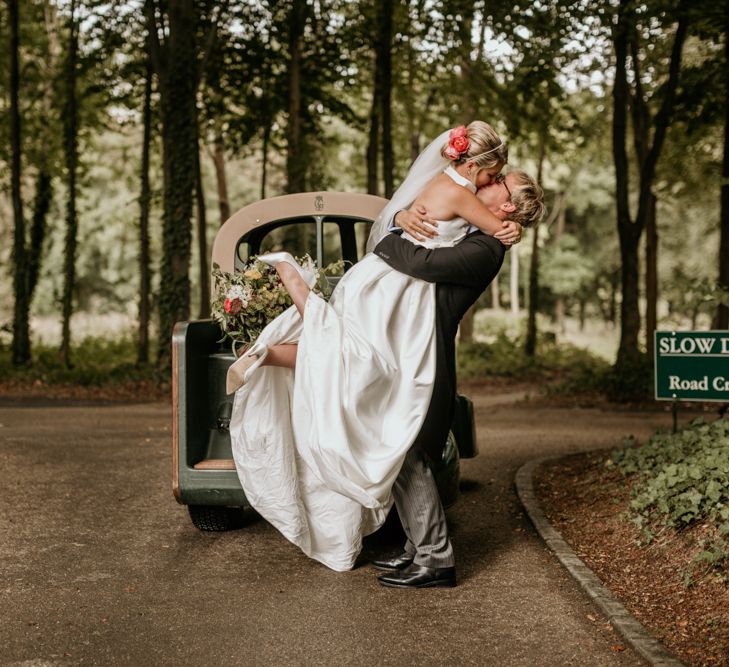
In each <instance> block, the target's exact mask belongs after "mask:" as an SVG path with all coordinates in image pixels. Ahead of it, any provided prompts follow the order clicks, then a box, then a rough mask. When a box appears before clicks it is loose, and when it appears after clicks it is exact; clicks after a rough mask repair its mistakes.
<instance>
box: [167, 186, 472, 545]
mask: <svg viewBox="0 0 729 667" xmlns="http://www.w3.org/2000/svg"><path fill="white" fill-rule="evenodd" d="M385 204H386V201H385V200H384V199H382V198H380V197H375V196H373V195H365V194H353V193H342V192H312V193H302V194H293V195H285V196H281V197H273V198H271V199H264V200H262V201H259V202H256V203H254V204H250V205H249V206H246V207H244V208H242V209H240V210H239V211H238V212H237V213H235V214H234V215H233V216H231V217H230V219H228V220H227V222H226V223H225V224H224V225H223V226H222V227H221V228H220V230H219V231H218V234H217V236H216V238H215V242H214V244H213V251H212V264H217V265H218V266H220V268H221V269H222V270H224V271H228V272H232V271H236V270H240V268H241V267H242V266H243V265H244V264H245V263H246V262H247V261H248V259H249V258H250V257H252V256H254V255H258V254H259V253H263V252H269V251H272V250H288V251H289V252H291V253H292V254H294V255H297V256H302V255H304V254H307V253H308V254H309V255H310V256H311V257H312V258H315V260H316V262H317V266H326V265H327V264H330V263H333V262H336V261H338V260H342V259H344V260H345V262H346V263H347V264H348V265H349V266H351V265H352V264H354V263H355V262H357V261H358V260H359V259H360V258H361V257H362V256H363V255H364V247H365V242H366V239H367V235H368V233H369V228H370V225H371V223H372V221H373V220H374V219H375V217H376V216H377V214H378V213H379V211H380V210H381V209H382V208H383V207H384V205H385ZM213 289H214V286H213ZM221 339H222V333H221V330H220V328H219V326H218V325H217V324H216V323H215V322H213V321H212V320H197V321H190V322H178V323H177V325H176V326H175V329H174V332H173V336H172V359H173V368H172V400H173V426H172V433H173V450H172V461H173V469H172V490H173V493H174V496H175V498H176V499H177V501H178V502H179V503H182V504H184V505H187V507H188V510H189V513H190V518H191V519H192V522H193V524H194V525H195V526H196V527H197V528H199V529H200V530H214V531H219V530H228V529H231V528H235V527H238V526H240V525H242V519H243V517H244V510H246V509H249V504H248V502H247V500H246V497H245V494H244V492H243V489H242V488H241V485H240V483H239V481H238V475H237V473H236V470H235V465H234V463H233V457H232V453H231V444H230V434H229V432H228V425H229V423H230V416H231V412H232V408H233V396H232V395H226V393H225V376H226V372H227V370H228V367H229V366H230V364H231V363H233V361H234V356H233V353H232V352H231V350H230V346H229V345H228V344H225V343H223V342H221ZM475 442H476V441H475V433H474V422H473V407H472V404H471V402H470V401H469V400H468V399H467V398H465V397H463V396H459V397H458V405H457V411H456V419H455V420H454V423H453V426H452V429H451V434H450V435H449V437H448V439H447V441H446V442H444V443H443V455H442V457H441V460H440V462H439V465H438V466H436V469H435V471H434V472H435V476H436V480H437V482H438V488H439V491H440V494H441V498H442V500H443V503H444V505H446V506H447V505H450V504H452V503H454V502H455V501H456V499H457V498H458V484H459V475H460V467H459V456H460V457H461V458H465V457H472V456H475V455H476V444H475Z"/></svg>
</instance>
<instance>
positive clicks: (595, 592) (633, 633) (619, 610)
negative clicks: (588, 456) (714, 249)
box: [514, 456, 685, 667]
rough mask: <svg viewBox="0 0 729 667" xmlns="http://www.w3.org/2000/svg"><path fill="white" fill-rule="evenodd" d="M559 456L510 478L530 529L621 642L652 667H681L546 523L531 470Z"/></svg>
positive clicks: (528, 465) (529, 464)
mask: <svg viewBox="0 0 729 667" xmlns="http://www.w3.org/2000/svg"><path fill="white" fill-rule="evenodd" d="M560 458H563V457H562V456H543V457H540V458H536V459H532V460H531V461H528V462H527V463H525V464H524V465H522V466H521V467H520V468H519V470H517V472H516V477H515V479H514V481H515V484H516V492H517V495H518V496H519V500H520V501H521V504H522V506H523V507H524V509H525V511H526V513H527V515H528V516H529V519H530V520H531V522H532V524H534V528H536V530H537V533H539V536H540V537H541V538H542V539H543V540H544V542H545V543H546V544H547V546H548V547H549V548H550V549H551V550H552V552H553V553H554V555H555V556H557V558H558V559H559V561H560V563H562V565H564V567H565V568H566V569H567V571H568V572H569V573H570V574H571V575H572V577H573V578H574V579H575V581H577V583H578V584H579V585H580V586H581V587H582V590H583V591H585V593H586V594H587V595H588V597H589V598H590V599H591V600H592V601H593V602H594V603H595V605H596V606H597V607H598V609H599V610H600V611H601V612H602V613H603V614H604V615H605V616H606V617H607V619H608V621H610V623H611V624H612V626H613V627H614V628H615V629H616V630H617V631H618V633H619V634H620V635H621V636H622V637H623V639H624V640H625V641H626V642H627V643H628V644H629V645H630V646H631V648H632V649H633V650H634V651H635V652H636V653H638V655H640V656H641V657H642V658H644V659H645V660H647V661H648V662H649V663H650V664H651V665H655V666H656V667H659V666H660V667H685V665H684V663H682V662H681V661H680V660H679V659H678V658H676V656H675V655H673V654H672V653H671V652H670V651H669V650H668V649H667V648H666V647H665V646H664V645H663V644H661V643H660V642H659V641H658V640H657V639H656V638H655V637H654V636H653V635H652V634H651V633H650V632H649V631H648V629H647V628H646V627H645V626H643V625H642V624H641V623H640V622H639V621H638V620H637V619H636V618H635V617H634V616H633V615H632V614H631V613H630V612H629V611H628V610H627V609H626V608H625V607H624V606H623V605H622V603H621V602H620V601H619V600H618V599H617V598H616V597H615V596H614V595H613V594H612V593H611V592H610V591H609V590H608V588H607V587H606V586H605V585H604V584H603V583H602V581H601V580H600V578H599V577H598V576H597V575H596V574H595V573H594V572H593V571H592V570H591V569H590V568H589V567H587V565H585V563H584V562H583V561H582V560H581V559H580V558H579V557H578V556H577V554H575V552H574V551H572V549H571V547H570V546H569V544H567V542H565V540H564V538H563V537H562V535H561V533H560V532H559V531H558V530H557V529H556V528H555V527H554V526H553V525H552V524H551V523H550V522H549V520H548V519H547V517H546V515H545V514H544V512H543V511H542V506H541V505H540V503H539V501H538V500H537V497H536V494H535V493H534V480H533V478H534V471H535V470H536V468H537V466H539V465H541V464H542V463H544V462H546V461H553V460H556V459H560Z"/></svg>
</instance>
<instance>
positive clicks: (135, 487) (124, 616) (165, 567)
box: [0, 393, 670, 667]
mask: <svg viewBox="0 0 729 667" xmlns="http://www.w3.org/2000/svg"><path fill="white" fill-rule="evenodd" d="M473 397H474V398H475V402H476V408H477V419H478V435H479V446H480V449H481V454H480V455H479V456H478V457H477V458H476V459H473V460H469V461H464V462H462V476H463V496H462V498H461V500H460V501H459V503H458V504H457V505H456V506H454V507H453V508H452V509H451V510H450V511H449V520H450V522H451V527H452V538H453V542H454V546H455V549H456V555H457V559H458V574H459V580H460V584H459V586H458V587H457V588H455V589H437V590H423V591H407V590H405V591H403V590H398V589H387V588H383V587H381V586H379V585H378V584H377V581H376V579H375V576H376V572H375V570H373V569H372V568H371V567H370V566H369V565H363V566H361V567H359V568H357V569H355V570H353V571H351V572H347V573H335V572H332V571H329V570H327V569H326V568H325V567H324V566H322V565H320V564H318V563H316V562H314V561H311V560H309V559H307V558H306V557H305V556H304V555H303V554H301V553H300V552H299V551H298V550H297V549H296V548H294V547H293V546H291V545H290V544H289V543H288V542H286V540H284V539H283V538H282V537H281V536H280V535H279V534H278V533H277V532H276V531H275V530H274V529H273V528H271V527H270V526H269V525H267V524H266V523H265V522H264V521H262V520H260V519H256V518H255V517H251V521H250V523H249V524H248V525H247V526H246V527H244V528H243V529H241V530H237V531H233V532H230V533H223V534H212V533H207V534H204V533H200V532H198V531H197V530H196V529H195V528H193V526H192V524H191V523H190V521H189V518H188V516H187V511H186V509H185V508H184V507H181V506H179V505H177V504H176V503H175V501H174V500H173V498H172V494H171V490H170V472H171V451H170V441H171V432H170V410H171V408H170V406H169V405H166V404H146V405H145V404H142V405H117V406H79V405H76V406H52V405H51V406H35V407H22V406H12V407H10V406H8V405H6V406H4V407H0V465H1V466H2V471H3V476H2V479H3V483H2V485H1V486H0V506H2V513H0V535H2V537H1V538H0V575H1V581H2V584H1V585H2V605H1V606H0V664H2V665H23V666H24V667H45V666H46V665H76V664H83V665H145V666H146V665H191V666H192V665H194V666H200V665H246V666H255V665H366V666H368V667H371V666H372V665H398V666H401V665H418V666H419V667H420V666H426V665H459V666H460V665H530V666H531V665H589V666H590V667H592V666H598V665H636V664H641V663H640V661H639V659H638V658H637V657H636V655H635V654H634V653H632V652H631V651H630V650H621V646H622V644H621V641H620V639H619V637H618V636H617V635H616V634H615V633H614V632H613V631H612V629H611V628H610V627H609V625H608V624H607V622H606V621H605V620H604V619H602V618H601V617H600V616H599V614H598V613H597V612H596V611H595V610H594V608H593V607H592V605H591V603H590V601H589V600H588V599H587V598H586V597H585V596H584V595H583V594H582V592H581V591H580V590H579V588H578V587H577V586H576V585H575V583H574V582H573V581H572V579H571V578H570V577H569V575H567V574H566V573H565V572H564V571H563V570H562V568H561V566H560V565H559V563H558V562H557V561H556V560H555V558H554V557H553V556H552V555H551V553H550V552H549V551H548V550H547V549H546V547H545V546H544V545H543V543H542V542H541V541H540V539H539V538H538V537H537V536H536V534H535V532H534V531H533V529H532V527H531V525H530V524H529V523H528V521H527V520H526V519H525V518H524V516H523V515H522V513H521V511H520V509H519V505H518V501H517V499H516V496H515V493H514V490H513V477H514V473H515V471H516V469H517V468H518V467H519V465H521V464H522V463H523V462H525V461H527V460H528V459H530V458H533V457H535V456H541V455H546V454H551V453H555V454H556V453H562V452H564V453H567V452H575V451H579V450H584V449H594V448H598V447H611V446H615V445H617V444H619V443H620V440H621V438H622V436H624V435H627V434H629V433H632V434H635V435H636V436H639V437H645V436H647V435H648V434H649V433H650V432H652V430H653V429H654V428H655V427H657V426H663V427H665V426H666V425H667V424H668V422H669V419H670V417H669V416H667V415H666V414H665V413H659V412H648V413H636V412H625V411H620V412H618V411H616V412H606V411H600V410H585V409H557V408H545V407H542V408H540V407H533V406H531V405H530V404H528V403H513V404H512V403H510V402H509V399H510V397H508V396H506V397H495V396H493V395H479V394H478V393H477V394H475V395H474V396H473ZM511 398H514V397H511ZM505 401H506V403H504V402H505ZM398 546H399V544H398V538H397V535H396V534H395V533H393V531H390V532H386V533H385V534H378V535H376V536H373V537H372V538H370V539H369V540H368V542H367V546H366V549H365V553H364V556H365V557H367V556H374V555H379V554H381V553H382V552H385V551H390V552H392V551H396V550H397V548H398Z"/></svg>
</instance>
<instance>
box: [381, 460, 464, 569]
mask: <svg viewBox="0 0 729 667" xmlns="http://www.w3.org/2000/svg"><path fill="white" fill-rule="evenodd" d="M393 497H394V499H395V507H397V513H398V515H399V516H400V522H401V523H402V527H403V530H404V531H405V535H406V537H407V542H406V543H405V553H407V554H408V555H410V556H413V557H414V562H415V564H416V565H424V566H425V567H452V566H454V565H455V557H454V555H453V547H452V546H451V541H450V540H449V539H448V526H447V525H446V517H445V511H444V510H443V503H441V501H440V496H439V495H438V487H437V486H436V484H435V479H434V477H433V472H432V471H431V469H430V466H429V465H428V457H427V455H426V454H425V453H424V452H423V450H422V449H421V448H420V447H418V446H414V447H411V448H410V450H409V451H408V453H407V456H406V457H405V462H404V463H403V465H402V468H401V469H400V474H399V475H398V477H397V479H396V480H395V486H394V487H393Z"/></svg>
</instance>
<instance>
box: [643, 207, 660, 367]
mask: <svg viewBox="0 0 729 667" xmlns="http://www.w3.org/2000/svg"><path fill="white" fill-rule="evenodd" d="M645 301H646V307H645V349H646V352H647V353H648V359H651V360H652V359H653V339H654V332H655V330H656V326H657V324H658V229H657V227H656V196H655V195H651V205H650V206H649V208H648V214H647V216H646V220H645Z"/></svg>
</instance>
